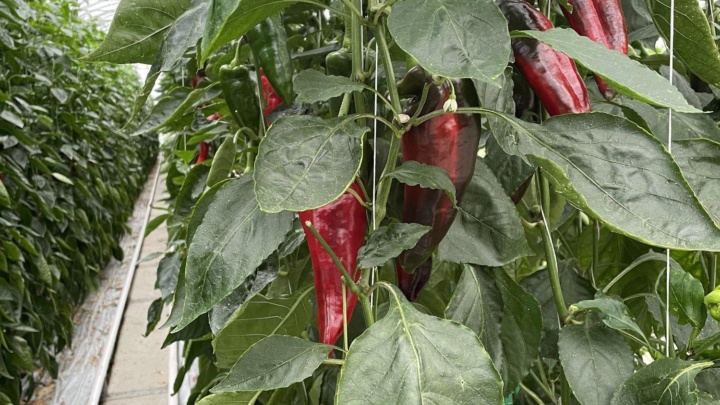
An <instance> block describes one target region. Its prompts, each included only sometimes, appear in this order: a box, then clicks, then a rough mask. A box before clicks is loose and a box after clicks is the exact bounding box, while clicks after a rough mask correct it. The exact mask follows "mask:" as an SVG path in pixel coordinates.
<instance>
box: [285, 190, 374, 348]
mask: <svg viewBox="0 0 720 405" xmlns="http://www.w3.org/2000/svg"><path fill="white" fill-rule="evenodd" d="M350 188H351V189H352V190H353V191H354V192H355V194H357V195H358V196H361V195H363V193H362V190H361V189H360V186H359V185H358V184H357V183H353V184H352V186H350ZM299 216H300V222H301V223H302V224H303V228H304V230H305V235H306V237H307V241H308V248H309V250H310V259H311V260H312V265H313V278H314V280H315V293H316V296H317V323H318V329H319V332H320V342H321V343H325V344H329V345H332V344H335V341H336V340H337V339H338V337H339V336H340V334H341V333H342V329H343V300H342V288H343V282H342V280H341V277H342V273H341V271H340V269H339V268H338V267H337V266H336V265H335V263H334V262H333V260H332V258H331V257H330V255H329V254H328V253H327V251H325V249H324V248H323V246H322V245H321V244H320V242H318V240H317V239H316V238H315V236H313V234H312V233H311V232H310V231H309V230H308V228H307V224H306V222H307V221H309V222H310V223H311V224H312V226H313V227H314V228H315V229H316V230H317V232H318V233H319V234H320V236H322V238H323V239H324V240H325V241H326V242H327V243H328V245H329V246H330V248H331V249H332V250H333V252H335V254H336V255H337V256H338V258H339V259H340V262H341V263H342V264H343V266H344V267H345V269H346V270H347V271H348V273H349V274H351V275H352V276H353V278H354V279H355V281H357V280H358V278H359V277H360V272H359V271H357V270H356V269H355V265H356V263H357V253H358V250H360V248H361V247H362V246H363V243H364V242H365V230H366V228H367V216H366V210H365V207H364V206H363V205H362V204H361V203H360V201H358V199H357V198H356V197H355V196H354V195H353V194H352V193H350V192H345V194H343V195H342V197H340V199H338V200H336V201H334V202H332V203H330V204H328V205H326V206H324V207H320V208H316V209H314V210H310V211H302V212H300V213H299ZM346 302H347V314H348V317H350V316H351V315H352V313H353V309H354V308H355V304H356V303H357V296H355V294H353V293H351V292H350V290H349V289H348V290H347V301H346Z"/></svg>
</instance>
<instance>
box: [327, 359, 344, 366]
mask: <svg viewBox="0 0 720 405" xmlns="http://www.w3.org/2000/svg"><path fill="white" fill-rule="evenodd" d="M322 364H327V365H331V366H343V365H345V360H342V359H325V360H323V362H322Z"/></svg>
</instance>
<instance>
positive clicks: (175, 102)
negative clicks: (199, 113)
mask: <svg viewBox="0 0 720 405" xmlns="http://www.w3.org/2000/svg"><path fill="white" fill-rule="evenodd" d="M190 91H191V90H190V89H188V88H187V87H176V88H174V89H173V90H172V91H170V92H169V93H167V95H166V96H163V97H162V98H161V99H160V100H158V101H157V104H155V105H154V106H153V108H152V110H151V111H150V114H149V115H148V116H147V117H145V119H144V120H143V122H142V124H140V126H139V127H138V128H137V129H136V130H135V132H134V133H133V135H142V134H146V133H148V132H151V131H153V130H154V129H155V128H159V127H160V126H161V125H162V123H164V122H167V121H168V118H169V117H170V115H172V114H173V112H175V110H177V109H178V107H180V105H181V104H182V103H183V102H184V101H185V100H186V99H187V98H188V96H189V95H190Z"/></svg>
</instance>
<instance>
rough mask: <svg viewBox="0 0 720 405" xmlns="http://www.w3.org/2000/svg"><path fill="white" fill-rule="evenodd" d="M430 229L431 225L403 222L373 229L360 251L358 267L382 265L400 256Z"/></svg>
mask: <svg viewBox="0 0 720 405" xmlns="http://www.w3.org/2000/svg"><path fill="white" fill-rule="evenodd" d="M429 230H430V227H429V226H423V225H420V224H403V223H393V224H390V225H388V226H381V227H379V228H377V229H376V230H374V231H372V233H371V234H370V237H369V238H368V241H367V243H366V244H365V246H363V247H361V248H360V250H359V251H358V257H357V259H358V265H357V266H358V268H361V269H370V268H373V267H380V266H382V265H383V264H385V262H386V261H388V260H390V259H393V258H395V257H398V256H399V255H400V253H402V252H403V251H404V250H408V249H412V248H414V247H415V245H417V243H418V241H419V240H420V238H422V236H423V235H425V234H426V233H428V231H429Z"/></svg>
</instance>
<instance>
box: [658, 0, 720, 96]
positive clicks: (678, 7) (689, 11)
mask: <svg viewBox="0 0 720 405" xmlns="http://www.w3.org/2000/svg"><path fill="white" fill-rule="evenodd" d="M674 3H675V56H676V57H677V58H679V59H680V60H681V61H682V62H683V63H685V64H686V65H687V67H689V68H690V70H692V71H693V73H695V74H696V75H698V77H700V78H701V79H703V80H704V81H705V82H706V83H709V84H712V85H714V86H720V54H719V53H718V49H717V45H716V44H715V39H714V38H713V34H712V31H710V24H708V20H707V17H706V16H705V13H704V12H703V10H702V9H701V8H700V4H699V3H698V2H697V1H696V0H675V1H674ZM647 4H649V5H650V7H649V8H650V10H651V14H652V17H653V20H654V21H655V26H656V27H657V28H658V31H659V32H660V34H661V35H662V36H663V37H664V38H665V39H666V43H668V44H669V43H670V0H655V1H650V2H647Z"/></svg>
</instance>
